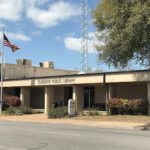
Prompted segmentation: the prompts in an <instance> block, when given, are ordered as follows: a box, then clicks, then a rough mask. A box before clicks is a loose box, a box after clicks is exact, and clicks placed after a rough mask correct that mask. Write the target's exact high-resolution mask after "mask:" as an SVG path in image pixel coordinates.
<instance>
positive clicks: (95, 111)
mask: <svg viewBox="0 0 150 150" xmlns="http://www.w3.org/2000/svg"><path fill="white" fill-rule="evenodd" d="M87 115H88V116H98V115H99V112H98V111H97V110H96V109H90V110H89V111H88V112H87Z"/></svg>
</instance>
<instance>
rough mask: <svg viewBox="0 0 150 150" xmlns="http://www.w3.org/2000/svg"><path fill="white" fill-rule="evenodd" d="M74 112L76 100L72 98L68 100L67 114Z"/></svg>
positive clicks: (71, 114) (72, 114) (73, 113)
mask: <svg viewBox="0 0 150 150" xmlns="http://www.w3.org/2000/svg"><path fill="white" fill-rule="evenodd" d="M75 113H76V102H75V100H73V99H69V100H68V114H69V116H74V115H75Z"/></svg>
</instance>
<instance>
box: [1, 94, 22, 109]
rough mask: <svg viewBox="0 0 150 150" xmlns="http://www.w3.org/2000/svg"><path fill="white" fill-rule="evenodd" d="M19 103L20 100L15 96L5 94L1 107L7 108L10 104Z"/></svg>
mask: <svg viewBox="0 0 150 150" xmlns="http://www.w3.org/2000/svg"><path fill="white" fill-rule="evenodd" d="M20 105H21V100H20V98H19V97H17V96H9V95H6V96H4V97H3V109H5V108H8V107H10V106H14V107H17V106H20Z"/></svg>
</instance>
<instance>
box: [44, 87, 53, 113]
mask: <svg viewBox="0 0 150 150" xmlns="http://www.w3.org/2000/svg"><path fill="white" fill-rule="evenodd" d="M54 92H55V89H54V87H53V86H47V87H45V111H44V112H45V113H46V114H48V112H49V111H50V108H51V105H52V104H53V103H54V96H55V93H54Z"/></svg>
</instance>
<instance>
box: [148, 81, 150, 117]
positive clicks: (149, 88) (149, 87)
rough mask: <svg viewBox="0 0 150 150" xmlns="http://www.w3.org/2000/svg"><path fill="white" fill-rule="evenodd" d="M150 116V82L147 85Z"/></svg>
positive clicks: (149, 113)
mask: <svg viewBox="0 0 150 150" xmlns="http://www.w3.org/2000/svg"><path fill="white" fill-rule="evenodd" d="M147 99H148V115H149V116H150V82H148V83H147Z"/></svg>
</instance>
